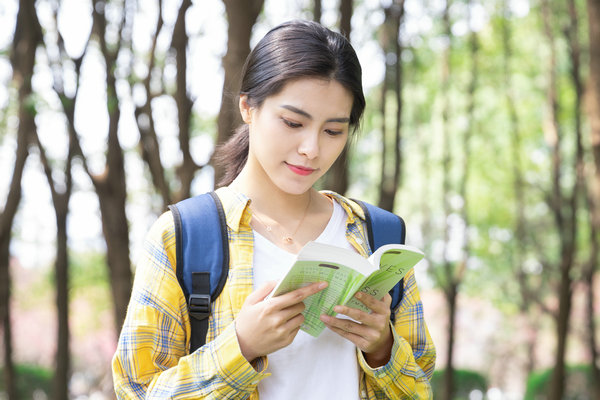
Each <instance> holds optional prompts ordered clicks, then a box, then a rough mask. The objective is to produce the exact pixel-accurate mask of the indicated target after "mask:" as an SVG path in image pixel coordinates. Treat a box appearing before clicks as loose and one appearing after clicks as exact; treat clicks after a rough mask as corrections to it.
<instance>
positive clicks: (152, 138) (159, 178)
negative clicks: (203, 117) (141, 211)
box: [134, 0, 187, 210]
mask: <svg viewBox="0 0 600 400" xmlns="http://www.w3.org/2000/svg"><path fill="white" fill-rule="evenodd" d="M182 6H183V4H182ZM163 25H164V20H163V18H162V0H159V2H158V18H157V22H156V29H155V31H154V37H153V38H152V48H151V50H150V60H149V65H148V75H146V77H145V78H144V80H143V86H144V91H145V92H146V102H145V103H144V104H143V105H142V106H140V107H137V106H136V108H135V111H134V114H135V120H136V123H137V127H138V130H139V132H140V141H139V147H140V153H141V156H142V160H144V162H145V163H146V164H147V165H148V170H149V171H150V177H151V178H152V184H153V185H154V188H155V189H156V190H157V191H158V193H159V194H160V196H161V198H162V202H163V209H165V210H166V209H167V206H168V205H169V204H171V202H172V194H171V188H170V186H169V183H168V182H167V177H166V175H165V169H164V167H163V164H162V161H161V159H160V145H159V141H158V135H157V134H156V128H155V126H156V125H155V123H154V115H153V113H152V100H153V99H154V98H155V97H156V96H158V95H160V94H164V93H163V92H161V93H159V94H157V93H153V92H152V91H151V88H150V81H151V80H152V74H153V71H154V67H155V62H156V48H157V44H158V35H159V34H160V33H161V30H162V28H163ZM174 30H177V29H174ZM177 68H179V64H178V65H177ZM178 73H179V72H178ZM185 97H187V96H185Z"/></svg>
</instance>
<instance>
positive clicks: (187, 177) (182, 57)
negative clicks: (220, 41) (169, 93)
mask: <svg viewBox="0 0 600 400" xmlns="http://www.w3.org/2000/svg"><path fill="white" fill-rule="evenodd" d="M191 5H192V1H191V0H183V2H182V3H181V7H180V8H179V14H178V16H177V21H176V23H175V28H174V30H173V41H172V42H171V48H172V49H174V50H175V53H176V60H177V90H176V91H175V94H174V97H175V103H176V104H177V116H178V120H179V148H180V149H181V153H182V154H183V162H182V164H181V165H180V166H179V168H177V176H178V177H179V182H180V185H181V188H180V190H179V193H178V194H177V196H176V197H175V199H174V201H179V200H183V199H186V198H188V197H190V196H191V188H192V181H193V180H194V176H195V175H196V171H198V169H199V168H200V167H199V166H198V165H197V164H196V162H195V161H194V159H193V158H192V153H191V152H190V124H191V115H192V106H193V105H194V103H193V102H192V100H191V99H190V97H189V96H188V91H187V53H186V50H187V44H188V36H187V32H186V29H185V13H186V11H187V9H188V8H189V7H190V6H191ZM248 37H250V36H248Z"/></svg>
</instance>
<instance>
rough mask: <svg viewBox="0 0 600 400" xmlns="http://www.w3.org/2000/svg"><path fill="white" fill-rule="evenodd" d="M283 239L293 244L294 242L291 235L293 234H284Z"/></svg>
mask: <svg viewBox="0 0 600 400" xmlns="http://www.w3.org/2000/svg"><path fill="white" fill-rule="evenodd" d="M283 241H284V242H285V243H286V244H292V243H294V239H292V237H291V236H284V237H283Z"/></svg>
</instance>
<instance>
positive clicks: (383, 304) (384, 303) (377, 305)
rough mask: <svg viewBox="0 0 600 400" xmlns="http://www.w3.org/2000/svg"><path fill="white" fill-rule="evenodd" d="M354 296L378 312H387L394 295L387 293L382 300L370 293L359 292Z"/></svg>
mask: <svg viewBox="0 0 600 400" xmlns="http://www.w3.org/2000/svg"><path fill="white" fill-rule="evenodd" d="M354 297H355V298H356V299H357V300H358V301H360V302H361V303H363V304H364V305H365V306H367V308H368V309H369V310H371V311H373V312H374V313H377V314H386V313H388V312H389V309H390V304H392V296H390V294H389V293H386V294H385V296H383V298H382V299H381V300H377V299H376V298H375V297H373V296H371V295H370V294H367V293H363V292H358V293H356V294H355V295H354Z"/></svg>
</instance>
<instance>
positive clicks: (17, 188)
mask: <svg viewBox="0 0 600 400" xmlns="http://www.w3.org/2000/svg"><path fill="white" fill-rule="evenodd" d="M41 42H42V29H41V27H40V25H39V22H38V20H37V17H36V12H35V6H34V3H33V2H31V1H26V0H21V1H20V2H19V11H18V14H17V22H16V26H15V33H14V36H13V42H12V48H11V54H10V62H11V66H12V71H13V82H14V83H15V86H16V87H17V88H18V107H19V108H18V113H19V115H18V117H19V126H18V128H17V149H16V159H15V164H14V169H13V174H12V177H11V181H10V187H9V190H8V195H7V198H6V204H5V206H4V209H3V210H2V213H1V214H0V321H1V322H2V326H3V331H4V332H3V334H4V349H3V353H4V387H5V391H6V396H7V398H8V399H9V400H13V399H16V398H17V391H16V376H15V370H14V365H13V360H12V330H11V313H10V289H11V287H10V286H11V280H10V240H11V236H12V227H13V221H14V218H15V215H16V213H17V208H18V206H19V203H20V202H21V180H22V177H23V170H24V169H25V162H26V161H27V157H28V155H29V144H30V141H31V132H33V130H34V129H35V125H34V117H35V110H34V109H33V107H32V106H31V103H30V98H31V95H32V92H33V90H32V87H31V77H32V75H33V69H34V65H35V53H36V49H37V47H38V45H39V44H40V43H41Z"/></svg>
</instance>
